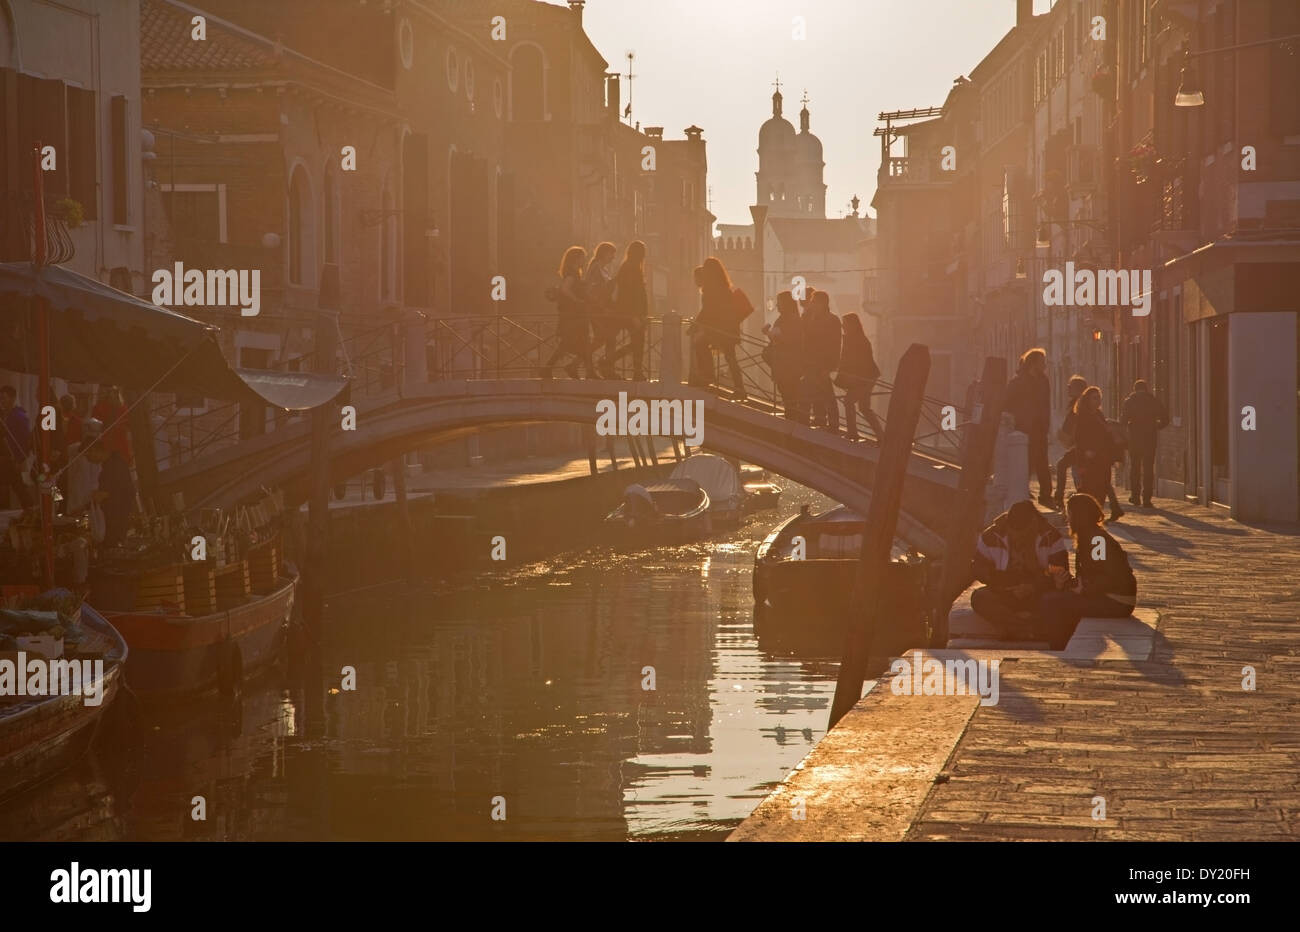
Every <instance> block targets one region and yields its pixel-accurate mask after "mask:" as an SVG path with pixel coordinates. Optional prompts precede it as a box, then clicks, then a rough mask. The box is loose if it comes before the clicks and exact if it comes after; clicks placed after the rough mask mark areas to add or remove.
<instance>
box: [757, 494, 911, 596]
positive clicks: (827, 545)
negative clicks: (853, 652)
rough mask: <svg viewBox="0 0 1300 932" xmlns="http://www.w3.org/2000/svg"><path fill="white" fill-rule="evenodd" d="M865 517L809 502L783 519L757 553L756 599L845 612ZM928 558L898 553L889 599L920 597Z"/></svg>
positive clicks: (892, 563)
mask: <svg viewBox="0 0 1300 932" xmlns="http://www.w3.org/2000/svg"><path fill="white" fill-rule="evenodd" d="M866 527H867V522H866V519H865V518H863V517H862V515H860V514H859V513H857V512H856V511H853V510H852V509H850V508H846V507H845V506H843V505H840V506H838V507H836V508H832V509H830V510H829V511H826V512H823V513H821V514H816V515H815V514H812V512H811V511H810V510H809V508H808V506H806V505H805V506H804V507H803V509H802V510H801V511H800V512H799V513H798V514H796V515H793V516H791V517H790V518H787V519H786V520H785V521H783V522H782V523H781V524H779V525H778V526H777V527H776V528H775V529H774V530H773V531H772V532H771V533H770V534H768V536H767V537H766V539H764V541H763V543H762V544H760V545H759V548H758V551H757V553H756V554H755V555H754V574H753V586H754V601H755V602H756V603H757V604H759V605H765V606H770V607H771V608H772V609H774V610H775V611H777V612H778V613H779V612H783V611H791V610H798V611H799V612H800V613H808V612H816V613H820V614H830V615H837V616H838V615H843V614H844V613H845V612H847V610H848V608H849V600H850V597H851V596H852V593H853V585H854V582H855V580H856V578H857V573H858V563H859V556H860V555H861V551H862V540H863V535H864V533H865V532H866ZM924 573H925V561H924V559H923V558H921V557H920V556H919V555H915V554H895V558H894V559H893V560H892V561H891V562H890V577H889V579H888V581H887V584H888V587H889V591H890V598H891V599H892V598H894V597H895V596H898V597H899V598H906V599H911V598H917V597H919V594H920V591H921V589H922V588H923V587H924V583H925V579H924Z"/></svg>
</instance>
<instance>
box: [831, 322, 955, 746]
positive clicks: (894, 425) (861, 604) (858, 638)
mask: <svg viewBox="0 0 1300 932" xmlns="http://www.w3.org/2000/svg"><path fill="white" fill-rule="evenodd" d="M929 376H930V349H929V347H927V346H925V345H924V344H921V343H913V344H912V345H911V346H909V347H908V348H907V352H905V353H904V354H903V358H902V359H901V360H900V361H899V364H898V374H897V376H896V377H895V379H894V389H893V393H892V394H891V395H890V398H889V413H888V414H887V415H886V418H885V438H884V441H883V442H882V443H881V445H880V458H879V460H878V461H877V463H876V470H875V482H874V485H873V488H872V490H871V505H870V507H869V508H868V509H867V527H866V532H865V534H864V536H863V540H862V551H861V556H860V558H859V562H858V573H857V579H856V580H855V581H854V585H853V597H852V599H851V600H850V602H849V606H850V607H849V627H848V632H847V634H846V636H845V639H844V657H843V659H842V660H841V661H840V675H839V680H838V681H837V682H836V684H835V700H834V702H833V703H832V704H831V717H830V722H829V724H828V725H827V729H830V728H834V727H835V724H836V723H837V722H838V721H839V720H840V719H841V718H843V717H844V714H845V713H846V712H848V711H849V709H851V708H853V706H854V705H856V704H857V701H858V700H859V699H860V698H862V684H863V682H864V681H865V680H866V676H867V665H868V664H869V663H870V659H871V642H872V638H873V635H874V634H875V630H876V625H877V624H879V623H880V621H881V619H880V605H881V602H882V590H883V589H884V584H885V580H886V574H887V573H888V571H889V555H890V551H891V550H892V549H893V544H894V533H895V531H896V529H897V526H898V508H899V505H900V504H901V503H902V500H903V481H904V479H905V478H906V476H907V462H908V459H909V457H910V456H911V455H912V443H913V440H914V438H915V437H916V425H917V422H918V421H920V419H921V405H922V402H923V400H924V397H925V382H926V379H928V378H929Z"/></svg>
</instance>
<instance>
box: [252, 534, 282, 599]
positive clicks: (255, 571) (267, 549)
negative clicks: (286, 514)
mask: <svg viewBox="0 0 1300 932" xmlns="http://www.w3.org/2000/svg"><path fill="white" fill-rule="evenodd" d="M247 560H248V575H249V582H250V583H251V585H252V587H253V591H254V592H270V591H271V590H272V589H274V588H275V584H276V581H277V580H278V579H279V576H280V574H279V570H278V566H279V562H280V547H279V541H278V540H269V541H267V542H266V543H263V544H258V545H257V546H256V547H253V548H251V549H250V550H249V551H248V555H247Z"/></svg>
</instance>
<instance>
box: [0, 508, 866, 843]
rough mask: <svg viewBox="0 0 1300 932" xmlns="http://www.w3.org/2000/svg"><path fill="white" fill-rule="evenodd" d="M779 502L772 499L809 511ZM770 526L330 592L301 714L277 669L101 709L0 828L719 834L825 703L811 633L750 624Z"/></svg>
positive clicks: (142, 835) (801, 747)
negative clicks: (178, 710)
mask: <svg viewBox="0 0 1300 932" xmlns="http://www.w3.org/2000/svg"><path fill="white" fill-rule="evenodd" d="M801 492H802V490H799V489H797V488H794V489H790V490H788V491H787V497H786V500H785V502H783V506H784V507H783V509H782V511H783V513H785V514H788V513H790V512H791V511H793V510H796V509H797V508H798V507H799V505H800V504H801V501H809V502H811V503H812V504H813V506H814V508H822V507H825V502H824V501H821V500H820V499H816V497H815V496H813V495H812V493H807V492H802V496H803V497H802V500H801V498H800V493H801ZM779 517H780V516H779V515H777V514H774V513H767V514H766V515H763V516H760V517H759V518H757V519H755V520H751V521H750V522H749V523H748V524H746V525H744V526H743V527H742V528H741V529H740V530H739V531H737V532H735V533H733V534H732V535H730V536H729V537H727V538H725V539H722V540H715V541H710V542H705V543H696V544H689V545H683V546H679V547H675V548H666V549H659V550H653V551H639V552H637V551H631V552H613V551H609V550H605V549H596V550H591V551H587V552H578V553H570V554H567V555H563V556H560V557H556V558H554V559H550V560H547V561H544V562H541V563H534V564H529V565H528V566H524V567H518V568H514V569H511V570H508V571H505V572H504V573H502V572H498V573H493V574H486V573H485V574H481V575H480V576H479V577H478V578H476V579H475V580H473V581H470V582H467V583H466V584H464V585H461V586H460V587H459V588H456V589H452V590H435V589H432V588H417V589H391V590H370V591H364V592H359V593H356V594H353V595H350V596H344V597H338V598H335V599H333V600H332V601H331V603H330V608H329V612H330V619H329V623H328V624H327V626H326V634H325V637H326V640H325V643H324V644H323V645H322V648H321V650H322V670H323V671H324V673H323V683H322V686H323V687H324V688H323V689H322V690H321V694H322V695H324V697H325V698H324V702H323V707H321V710H320V716H321V718H320V722H319V727H316V728H308V727H306V726H307V724H308V723H309V722H311V721H312V719H313V715H315V713H314V712H313V713H312V714H311V715H309V714H308V710H307V708H306V707H305V706H304V703H303V700H304V695H303V691H302V690H301V689H300V688H296V687H294V686H293V685H292V684H291V683H290V681H289V679H288V677H287V675H286V674H285V673H284V672H282V671H280V670H276V671H273V672H272V673H271V674H270V675H268V676H267V677H265V678H263V680H262V681H261V682H259V683H255V684H253V685H252V686H250V687H249V688H248V689H247V690H246V692H245V695H244V697H243V700H242V705H241V708H240V710H239V714H238V715H237V716H231V715H230V714H229V713H228V711H224V712H223V711H222V710H218V709H214V708H211V707H206V708H205V709H204V711H203V712H202V714H197V715H196V714H195V713H194V711H193V710H192V709H190V710H183V713H182V714H180V715H179V716H177V715H176V714H173V715H172V716H171V717H170V718H168V719H164V718H163V717H161V715H160V714H159V713H157V712H156V711H154V710H148V709H146V710H143V711H140V712H139V713H138V714H136V715H131V714H129V713H124V714H123V715H119V716H118V719H119V721H118V722H117V724H116V726H115V727H114V728H109V729H107V730H106V731H105V733H104V734H102V735H101V736H100V739H99V740H98V741H97V746H96V750H95V751H94V753H93V754H92V755H91V756H89V757H87V758H85V759H84V760H83V761H82V762H81V763H80V764H79V765H78V766H77V767H75V768H74V769H72V770H70V771H68V772H67V773H65V774H63V775H61V776H60V777H58V778H56V779H55V780H54V781H52V782H50V783H47V784H45V785H44V786H42V787H38V788H37V789H35V790H33V791H31V792H29V793H28V794H26V796H24V797H22V798H20V799H18V800H15V801H12V802H10V803H8V804H6V805H4V806H3V807H0V838H5V839H12V838H91V837H94V838H127V839H182V838H185V839H190V838H194V839H198V838H202V839H213V840H218V839H232V840H233V839H240V840H266V839H404V840H417V839H520V840H523V839H600V840H617V839H625V838H629V837H632V838H655V839H665V838H722V837H725V835H726V833H727V832H728V831H730V829H731V828H733V827H734V826H735V825H736V824H737V823H738V822H739V821H740V820H741V819H743V818H744V817H745V816H746V815H747V814H748V813H749V812H750V811H751V810H752V809H753V807H754V806H755V805H756V804H757V802H758V800H760V799H761V798H762V797H763V796H765V795H766V793H767V792H768V791H769V790H770V788H771V787H772V786H773V785H774V784H775V783H776V782H778V781H779V780H780V779H781V778H782V777H783V776H784V775H785V773H786V772H788V771H789V769H790V768H792V767H793V766H794V765H796V764H797V763H798V762H799V761H800V760H801V759H802V758H803V757H804V755H806V754H807V752H808V751H809V749H811V747H812V746H813V745H814V744H815V743H816V741H817V740H818V739H819V738H820V737H821V736H822V734H823V733H824V729H825V725H826V715H827V711H828V709H829V705H830V700H831V697H832V695H833V693H834V677H835V673H836V664H835V662H834V658H835V657H836V656H837V655H838V653H839V649H840V647H841V642H840V641H839V640H838V638H837V637H836V636H835V635H834V633H833V631H831V632H827V631H822V630H820V629H819V628H818V626H816V625H814V624H811V623H809V624H808V625H801V624H800V619H784V620H782V621H781V623H780V624H774V623H771V620H770V619H759V623H758V634H757V637H756V635H755V624H754V622H755V619H754V618H753V603H752V596H751V583H750V569H751V566H752V561H753V553H754V550H755V548H756V547H757V544H758V542H759V541H760V540H761V539H762V537H763V536H764V534H765V533H766V532H767V530H768V529H769V528H770V527H771V526H772V525H774V524H775V523H776V522H777V521H778V520H779ZM819 632H820V633H819ZM344 667H352V668H354V669H355V672H356V684H357V688H356V690H355V691H342V690H339V689H338V688H339V687H340V685H341V680H342V671H343V668H344ZM651 678H653V685H654V687H655V688H654V689H653V690H647V689H644V688H643V685H649V682H650V679H651ZM330 687H332V689H331V688H330ZM327 690H328V691H327ZM123 718H125V719H128V721H125V722H123V721H120V719H123ZM172 719H177V720H172ZM198 796H202V797H203V798H204V802H205V804H206V807H207V820H206V822H195V821H194V820H193V819H191V817H190V816H191V811H192V809H193V807H194V805H195V797H198ZM497 797H500V798H503V799H504V810H505V819H504V820H494V819H493V818H492V812H493V808H494V799H495V798H497ZM498 808H499V806H498Z"/></svg>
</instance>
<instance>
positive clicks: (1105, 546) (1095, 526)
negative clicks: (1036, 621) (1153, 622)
mask: <svg viewBox="0 0 1300 932" xmlns="http://www.w3.org/2000/svg"><path fill="white" fill-rule="evenodd" d="M1065 514H1066V519H1067V520H1068V521H1069V524H1070V536H1071V537H1073V538H1074V575H1075V578H1074V580H1073V581H1071V580H1070V579H1069V578H1068V577H1067V576H1066V575H1065V574H1064V572H1062V573H1060V574H1058V576H1057V578H1056V580H1055V582H1056V586H1057V591H1056V592H1048V593H1047V594H1045V595H1044V596H1043V600H1042V603H1041V611H1042V614H1043V619H1044V623H1045V624H1046V625H1047V633H1048V640H1049V641H1050V642H1051V647H1052V649H1053V650H1063V649H1064V648H1065V645H1066V644H1067V643H1068V642H1069V640H1070V635H1071V634H1073V633H1074V628H1075V626H1076V625H1077V624H1078V623H1079V619H1081V618H1127V617H1128V616H1129V615H1131V614H1132V613H1133V608H1134V606H1136V605H1137V578H1136V577H1135V576H1134V575H1133V569H1132V567H1130V566H1129V562H1128V555H1127V554H1126V553H1124V548H1123V547H1121V546H1120V545H1119V541H1117V540H1115V538H1114V537H1112V536H1111V535H1110V534H1109V533H1108V532H1107V531H1106V529H1105V528H1104V527H1103V526H1102V520H1103V516H1102V511H1101V505H1099V504H1098V503H1097V499H1096V498H1094V497H1093V496H1091V495H1088V494H1086V493H1080V494H1078V495H1071V496H1070V499H1069V501H1067V502H1066V505H1065Z"/></svg>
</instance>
